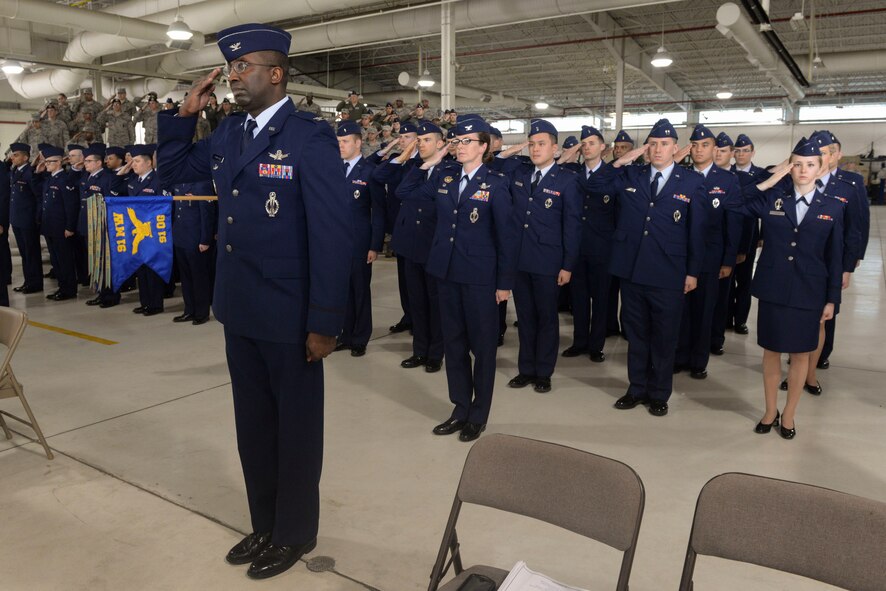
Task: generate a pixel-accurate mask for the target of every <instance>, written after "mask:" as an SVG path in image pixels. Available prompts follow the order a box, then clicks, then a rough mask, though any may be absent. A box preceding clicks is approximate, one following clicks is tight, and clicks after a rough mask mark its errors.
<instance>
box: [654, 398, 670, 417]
mask: <svg viewBox="0 0 886 591" xmlns="http://www.w3.org/2000/svg"><path fill="white" fill-rule="evenodd" d="M649 414H651V415H654V416H656V417H663V416H665V415H666V414H668V403H667V402H665V401H664V400H650V401H649Z"/></svg>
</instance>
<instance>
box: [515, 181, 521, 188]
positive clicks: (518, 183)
mask: <svg viewBox="0 0 886 591" xmlns="http://www.w3.org/2000/svg"><path fill="white" fill-rule="evenodd" d="M514 184H515V185H517V186H518V187H522V186H523V181H514Z"/></svg>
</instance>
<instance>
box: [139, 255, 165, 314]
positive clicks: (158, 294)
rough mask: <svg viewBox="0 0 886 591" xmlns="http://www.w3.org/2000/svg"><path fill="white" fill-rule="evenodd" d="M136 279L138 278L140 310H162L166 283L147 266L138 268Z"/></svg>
mask: <svg viewBox="0 0 886 591" xmlns="http://www.w3.org/2000/svg"><path fill="white" fill-rule="evenodd" d="M136 277H137V278H138V301H139V303H140V304H141V306H142V308H145V309H150V310H162V309H163V291H164V290H165V289H166V282H165V281H163V280H162V279H161V278H160V276H159V275H157V274H156V273H155V272H154V271H153V269H151V268H149V267H148V266H147V265H142V266H141V267H139V268H138V271H136Z"/></svg>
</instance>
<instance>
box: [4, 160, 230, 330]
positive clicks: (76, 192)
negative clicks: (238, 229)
mask: <svg viewBox="0 0 886 591" xmlns="http://www.w3.org/2000/svg"><path fill="white" fill-rule="evenodd" d="M39 150H40V154H39V156H38V157H37V158H36V159H35V160H34V164H31V162H30V158H31V154H30V146H29V145H28V144H25V143H13V144H12V145H11V146H10V153H11V156H10V162H9V164H7V163H5V162H4V163H2V165H0V228H2V229H3V230H4V231H3V233H2V234H0V283H2V284H3V288H2V291H0V302H2V303H3V304H4V305H9V296H8V292H7V291H6V286H7V285H8V284H9V283H10V282H11V271H12V259H11V254H10V250H9V242H8V234H7V233H6V231H5V230H7V229H8V228H9V227H10V226H11V227H12V231H13V234H14V235H15V239H16V244H17V245H18V249H19V254H20V256H21V262H22V271H23V274H24V282H23V283H22V285H20V286H17V287H15V288H14V290H15V291H17V292H21V293H23V294H31V293H39V292H42V291H43V288H44V285H43V282H44V274H43V263H42V255H41V248H40V236H41V235H42V236H43V237H44V238H45V240H46V245H47V248H48V250H49V256H50V263H51V265H52V271H53V273H54V275H55V277H56V279H57V281H58V289H57V290H55V291H54V292H52V293H50V294H48V295H47V296H46V297H47V299H49V300H53V301H64V300H68V299H73V298H75V297H77V291H78V284H79V285H81V286H88V285H90V269H89V268H88V262H87V253H88V244H87V240H88V235H89V222H88V219H87V199H88V198H89V197H92V196H94V195H99V196H104V197H113V196H117V195H127V196H160V195H164V194H166V195H169V194H173V195H182V196H187V195H204V196H206V195H212V185H211V183H192V184H177V185H173V186H172V187H171V189H169V190H167V189H165V188H164V186H163V185H161V183H160V179H159V175H158V174H157V173H156V171H155V170H154V164H153V158H154V152H155V150H156V145H153V144H147V145H133V146H126V147H125V148H120V147H113V146H112V147H106V146H105V145H104V144H91V145H89V146H88V147H84V146H80V145H78V144H70V145H68V146H67V161H68V162H69V166H68V167H67V168H66V167H65V160H66V158H65V157H66V153H65V150H62V149H61V148H58V147H56V146H53V145H49V144H40V146H39ZM3 176H6V177H7V179H3V178H2V177H3ZM216 218H217V215H216V214H215V206H214V204H213V203H211V202H208V201H190V200H182V201H176V202H175V203H174V212H173V219H172V224H171V225H172V238H173V244H174V250H175V266H176V270H177V273H178V276H179V278H180V280H181V284H182V292H183V297H184V302H185V310H184V313H183V314H181V315H179V316H176V317H175V318H173V320H174V321H175V322H186V321H187V322H192V323H193V324H198V325H199V324H203V323H205V322H206V321H208V320H209V309H210V304H211V300H212V284H213V272H214V271H213V270H214V266H215V265H214V259H213V256H214V250H213V245H214V234H215V227H216V223H217V220H216ZM135 278H137V280H138V292H139V303H140V305H139V306H138V307H137V308H135V309H134V310H133V311H134V312H135V313H137V314H142V315H145V316H153V315H155V314H159V313H161V312H163V309H164V306H163V299H164V297H169V296H170V295H171V291H174V289H175V283H174V278H173V279H171V280H170V282H168V283H167V282H165V281H164V280H163V279H161V278H160V277H159V276H158V275H157V274H156V273H155V272H154V271H153V270H151V269H150V268H148V267H147V266H144V265H143V266H142V267H140V268H139V269H138V270H137V272H136V274H135V277H134V278H133V279H130V280H129V281H128V282H127V283H126V284H124V286H123V287H122V288H121V289H123V290H129V289H132V288H134V286H135V283H134V279H135ZM86 303H87V305H90V306H98V307H100V308H110V307H113V306H116V305H117V304H119V303H120V291H113V290H112V289H110V288H107V287H105V288H101V289H100V290H99V292H98V294H97V295H96V297H94V298H92V299H90V300H88V301H87V302H86Z"/></svg>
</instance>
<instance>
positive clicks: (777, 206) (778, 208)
mask: <svg viewBox="0 0 886 591" xmlns="http://www.w3.org/2000/svg"><path fill="white" fill-rule="evenodd" d="M783 205H784V201H782V199H781V197H779V198H778V199H776V200H775V211H781V207H782V206H783Z"/></svg>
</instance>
